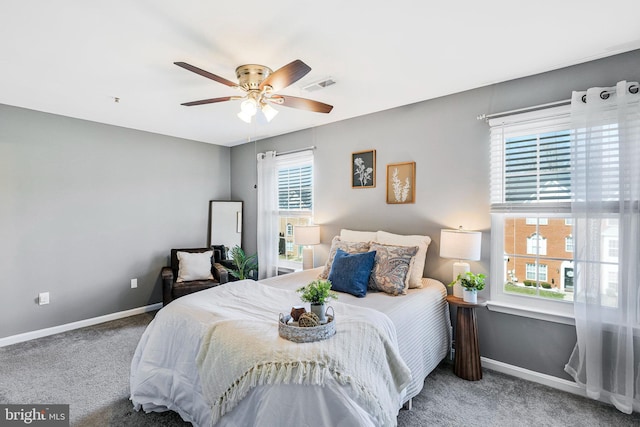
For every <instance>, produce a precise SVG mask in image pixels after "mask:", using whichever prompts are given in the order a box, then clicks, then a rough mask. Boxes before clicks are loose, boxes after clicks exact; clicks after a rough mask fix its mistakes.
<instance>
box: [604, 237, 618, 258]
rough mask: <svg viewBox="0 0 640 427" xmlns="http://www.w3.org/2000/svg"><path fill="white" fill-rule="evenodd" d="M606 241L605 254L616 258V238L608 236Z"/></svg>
mask: <svg viewBox="0 0 640 427" xmlns="http://www.w3.org/2000/svg"><path fill="white" fill-rule="evenodd" d="M606 241H607V255H608V256H609V258H618V239H614V238H608V239H606Z"/></svg>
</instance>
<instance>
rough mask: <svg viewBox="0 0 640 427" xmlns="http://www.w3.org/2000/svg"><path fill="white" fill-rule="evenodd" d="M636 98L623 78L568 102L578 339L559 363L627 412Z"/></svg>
mask: <svg viewBox="0 0 640 427" xmlns="http://www.w3.org/2000/svg"><path fill="white" fill-rule="evenodd" d="M639 101H640V95H639V94H638V83H635V82H625V81H622V82H619V83H618V84H617V85H616V87H610V88H591V89H588V90H587V91H586V92H574V93H573V96H572V103H571V116H572V127H573V136H572V162H573V170H572V179H571V186H572V190H573V193H574V195H573V198H574V201H573V203H572V216H573V221H574V230H573V233H574V234H573V238H574V271H575V296H574V310H575V318H576V332H577V338H578V339H577V344H576V347H575V349H574V350H573V353H572V355H571V357H570V359H569V362H568V363H567V365H566V366H565V371H566V372H567V373H569V374H570V375H572V376H573V378H574V379H575V380H576V382H578V383H579V384H582V385H583V386H584V387H585V388H586V392H587V395H588V396H589V397H591V398H593V399H601V398H606V399H609V400H610V401H611V402H612V403H613V404H614V405H615V406H616V408H618V409H619V410H620V411H622V412H625V413H631V412H632V411H634V410H635V411H639V410H640V301H639V299H640V294H639V293H638V289H639V287H640V285H639V283H640V275H639V271H638V270H639V268H640V267H639V266H640V251H639V250H638V245H640V213H639V206H638V204H639V201H640V102H639Z"/></svg>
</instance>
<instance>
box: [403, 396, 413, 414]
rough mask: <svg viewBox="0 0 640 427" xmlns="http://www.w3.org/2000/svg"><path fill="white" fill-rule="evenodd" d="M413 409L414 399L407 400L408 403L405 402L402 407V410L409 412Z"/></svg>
mask: <svg viewBox="0 0 640 427" xmlns="http://www.w3.org/2000/svg"><path fill="white" fill-rule="evenodd" d="M412 408H413V397H412V398H411V399H409V400H407V401H406V402H404V405H402V409H406V410H407V411H410V410H411V409H412Z"/></svg>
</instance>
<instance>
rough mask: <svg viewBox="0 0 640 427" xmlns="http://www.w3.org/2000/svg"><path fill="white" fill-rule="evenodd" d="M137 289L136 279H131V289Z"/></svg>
mask: <svg viewBox="0 0 640 427" xmlns="http://www.w3.org/2000/svg"><path fill="white" fill-rule="evenodd" d="M137 287H138V279H131V289H134V288H137Z"/></svg>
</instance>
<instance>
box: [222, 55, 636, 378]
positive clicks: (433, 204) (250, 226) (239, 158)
mask: <svg viewBox="0 0 640 427" xmlns="http://www.w3.org/2000/svg"><path fill="white" fill-rule="evenodd" d="M473 66H474V65H473V64H469V67H470V72H473V71H472V70H473ZM624 79H626V80H635V81H637V80H638V79H640V51H634V52H631V53H627V54H622V55H618V56H614V57H610V58H606V59H602V60H598V61H593V62H589V63H585V64H581V65H577V66H574V67H569V68H564V69H561V70H556V71H552V72H548V73H544V74H539V75H535V76H531V77H526V78H522V79H517V80H512V81H509V82H505V83H500V84H495V85H492V86H487V87H483V88H479V89H475V90H470V91H467V92H463V93H459V94H455V95H451V96H446V97H442V98H438V99H434V100H429V101H425V102H421V103H417V104H413V105H407V106H404V107H399V108H395V109H392V110H388V111H383V112H380V113H376V114H371V115H368V116H364V117H358V118H355V119H351V120H346V121H342V122H338V123H334V124H329V125H325V126H322V127H318V128H314V129H307V130H303V131H300V132H295V133H291V134H287V135H283V136H280V137H276V138H271V139H266V140H262V141H259V142H257V143H255V144H254V143H250V144H244V145H241V146H237V147H233V148H232V150H231V165H232V168H231V183H232V186H231V196H232V198H234V199H238V200H244V202H245V230H244V231H245V235H244V244H245V248H246V249H247V251H248V252H251V253H253V252H255V250H256V230H255V222H256V189H255V188H254V186H255V184H256V161H255V153H256V152H264V151H266V150H272V149H275V150H277V151H286V150H290V149H295V148H301V147H307V146H310V145H315V146H316V147H317V149H316V151H315V191H316V193H315V220H316V223H318V224H321V225H322V242H323V244H322V245H320V246H316V250H315V262H316V265H321V264H322V263H324V261H325V260H326V256H327V251H328V249H329V243H330V241H331V238H332V237H333V236H334V235H336V234H338V233H339V230H340V228H351V229H356V230H378V229H383V230H386V231H390V232H395V233H411V234H423V233H424V234H428V235H430V236H431V237H432V239H433V243H432V244H431V246H430V247H429V252H428V254H427V264H426V268H425V274H426V275H428V276H430V277H434V278H437V279H440V280H442V281H443V282H448V281H450V279H451V274H452V273H451V272H452V262H451V261H449V260H445V259H441V258H440V257H439V256H438V252H439V238H440V229H441V228H443V227H457V226H459V225H462V226H464V227H465V228H468V229H473V230H481V231H483V232H484V234H483V241H482V244H483V247H482V260H481V261H480V262H477V263H472V266H471V268H472V270H473V271H474V272H485V273H487V272H488V268H489V257H490V253H489V243H490V237H491V236H490V217H489V128H488V125H487V124H486V123H484V122H483V121H478V120H476V116H477V115H478V114H482V113H492V112H501V111H506V110H512V109H516V108H522V107H527V106H531V105H537V104H543V103H548V102H554V101H560V100H564V99H568V98H570V97H571V91H572V90H584V89H586V88H588V87H591V86H611V85H614V84H615V83H616V82H617V81H619V80H624ZM434 84H437V83H434ZM335 108H340V106H339V105H336V106H335ZM366 149H375V150H376V151H377V172H376V174H377V186H376V188H374V189H352V188H351V164H350V161H351V153H352V152H354V151H360V150H366ZM403 161H415V162H416V164H417V165H416V175H417V178H416V186H417V188H416V203H415V204H411V205H387V204H386V202H385V187H386V184H385V175H386V165H387V164H388V163H394V162H403ZM483 293H484V294H485V295H484V296H485V297H488V291H484V292H483ZM477 311H478V322H479V331H480V332H479V334H480V349H481V354H482V355H483V356H486V357H489V358H491V359H494V360H498V361H502V362H505V363H509V364H512V365H516V366H520V367H523V368H526V369H530V370H533V371H537V372H541V373H545V374H548V375H553V376H556V377H561V378H565V379H569V378H570V377H569V376H568V375H566V374H565V373H564V371H563V369H564V365H565V363H566V362H567V360H568V358H569V355H570V353H571V350H572V348H573V346H574V344H575V340H576V335H575V328H574V327H572V326H567V325H563V324H557V323H551V322H545V321H540V320H533V319H529V318H524V317H519V316H512V315H506V314H501V313H496V312H490V311H488V310H487V309H480V310H477Z"/></svg>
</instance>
